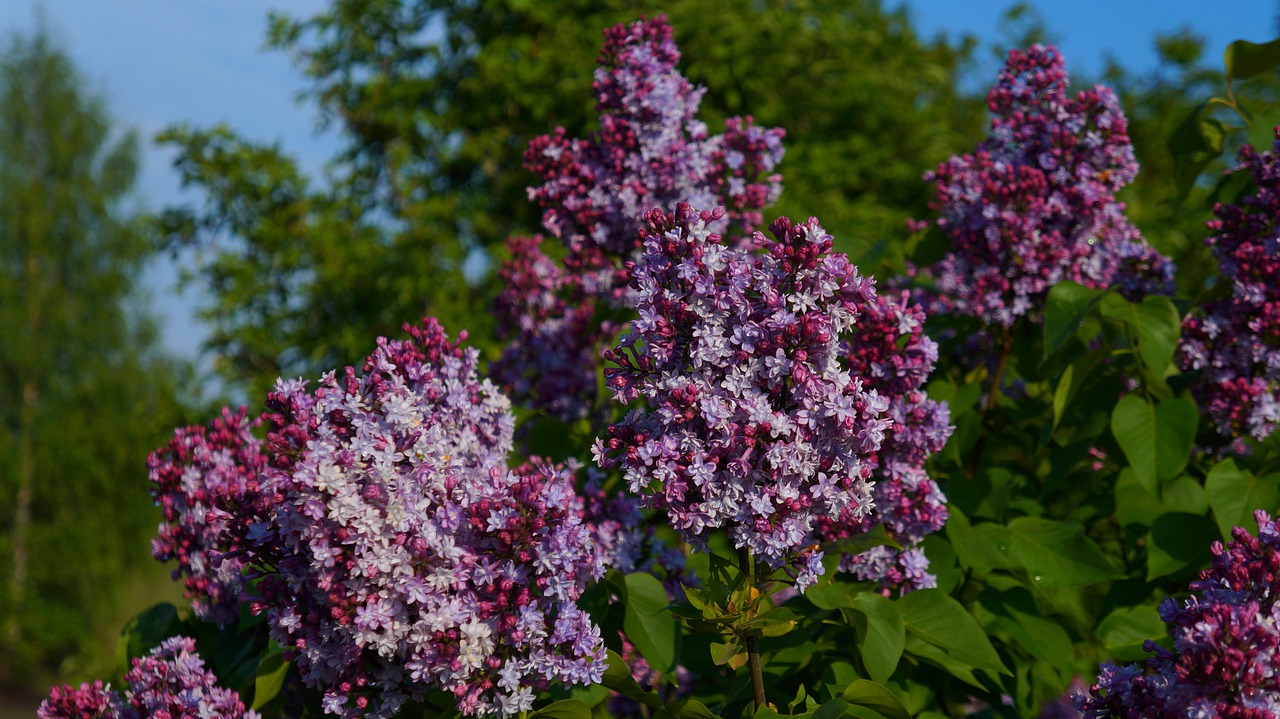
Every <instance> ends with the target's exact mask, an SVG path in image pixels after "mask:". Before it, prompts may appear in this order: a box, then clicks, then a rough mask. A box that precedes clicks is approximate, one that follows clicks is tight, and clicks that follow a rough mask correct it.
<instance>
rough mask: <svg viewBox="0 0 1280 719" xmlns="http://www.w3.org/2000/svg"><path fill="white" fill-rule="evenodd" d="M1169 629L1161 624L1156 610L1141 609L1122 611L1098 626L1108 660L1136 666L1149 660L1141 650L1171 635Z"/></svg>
mask: <svg viewBox="0 0 1280 719" xmlns="http://www.w3.org/2000/svg"><path fill="white" fill-rule="evenodd" d="M1168 631H1169V630H1168V628H1167V627H1165V624H1164V622H1163V621H1161V620H1160V612H1159V611H1157V610H1156V608H1155V607H1152V606H1147V605H1142V606H1137V607H1121V608H1119V609H1117V610H1115V611H1114V612H1111V613H1110V614H1108V615H1107V616H1106V618H1105V619H1103V620H1102V621H1101V622H1099V623H1098V630H1097V634H1098V638H1099V639H1101V640H1102V643H1103V645H1104V646H1105V647H1106V648H1107V656H1108V657H1110V658H1111V659H1114V660H1116V661H1123V662H1136V661H1141V660H1143V659H1146V658H1147V657H1148V656H1149V653H1148V652H1147V651H1146V650H1144V649H1143V648H1142V644H1143V642H1145V641H1146V640H1148V639H1159V638H1161V637H1163V636H1165V635H1167V634H1168Z"/></svg>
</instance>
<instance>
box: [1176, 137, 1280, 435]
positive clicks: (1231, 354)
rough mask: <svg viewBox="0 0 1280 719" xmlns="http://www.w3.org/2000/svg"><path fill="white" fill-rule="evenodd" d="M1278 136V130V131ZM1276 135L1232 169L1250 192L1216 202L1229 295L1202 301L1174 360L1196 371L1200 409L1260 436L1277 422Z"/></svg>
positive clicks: (1279, 227) (1279, 173)
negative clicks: (1249, 181) (1248, 181)
mask: <svg viewBox="0 0 1280 719" xmlns="http://www.w3.org/2000/svg"><path fill="white" fill-rule="evenodd" d="M1277 138H1280V128H1277ZM1278 157H1280V139H1277V141H1276V144H1275V146H1274V147H1273V148H1272V150H1271V151H1269V152H1264V153H1259V152H1257V151H1256V150H1254V149H1253V148H1252V147H1249V146H1247V145H1246V146H1245V147H1243V148H1241V149H1240V163H1241V164H1240V166H1239V167H1238V168H1237V169H1236V170H1235V171H1236V172H1248V173H1250V174H1251V175H1252V177H1253V182H1254V185H1255V189H1254V191H1253V193H1252V194H1247V195H1245V196H1243V197H1242V198H1240V199H1239V200H1238V201H1237V202H1236V203H1235V204H1219V205H1217V206H1216V207H1215V208H1214V214H1215V215H1216V219H1214V220H1212V221H1211V222H1210V223H1209V227H1210V229H1211V230H1213V232H1214V234H1213V235H1212V236H1210V237H1209V238H1208V240H1207V242H1208V244H1209V246H1210V247H1212V248H1213V253H1214V255H1215V257H1217V259H1218V262H1219V265H1220V277H1219V281H1220V282H1227V283H1230V288H1231V295H1230V297H1228V298H1226V299H1222V300H1215V301H1212V302H1208V303H1206V304H1205V305H1204V306H1203V307H1201V308H1200V309H1199V310H1198V311H1196V312H1194V313H1192V314H1191V315H1189V316H1188V317H1187V318H1186V320H1185V322H1184V324H1183V332H1182V342H1181V344H1180V345H1179V348H1178V359H1179V363H1180V364H1181V366H1182V368H1183V369H1185V370H1197V371H1199V372H1200V376H1199V379H1198V380H1197V381H1196V382H1195V383H1194V384H1193V385H1192V390H1193V391H1194V392H1195V394H1196V398H1197V399H1198V400H1199V401H1200V406H1201V407H1202V408H1203V409H1204V410H1205V411H1206V412H1207V413H1208V415H1209V417H1210V418H1211V419H1212V420H1213V424H1214V427H1215V428H1216V429H1217V430H1218V432H1219V433H1221V434H1222V435H1224V436H1226V437H1230V438H1235V439H1243V438H1247V437H1251V438H1253V439H1258V440H1261V439H1265V438H1266V437H1267V436H1269V435H1270V434H1271V433H1272V432H1274V431H1275V429H1276V425H1277V423H1278V422H1280V219H1278V218H1280V161H1278V160H1277V158H1278Z"/></svg>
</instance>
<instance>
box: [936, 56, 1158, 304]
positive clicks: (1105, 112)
mask: <svg viewBox="0 0 1280 719" xmlns="http://www.w3.org/2000/svg"><path fill="white" fill-rule="evenodd" d="M987 106H988V107H989V108H990V109H991V111H992V113H994V115H995V117H994V119H993V120H992V123H991V135H990V136H989V137H988V138H987V139H986V140H985V141H984V142H983V143H982V144H980V145H979V146H978V149H977V152H976V153H974V154H972V155H962V156H957V157H952V158H951V159H949V160H947V161H946V162H944V163H942V164H941V165H939V166H938V168H937V170H935V171H934V172H932V173H930V174H929V175H927V176H926V179H927V180H930V181H933V183H934V185H935V188H936V191H937V196H936V199H935V200H934V203H933V204H932V207H933V208H934V209H935V210H937V211H938V212H939V213H940V217H939V218H938V220H937V225H938V227H939V228H940V229H941V230H942V231H943V232H944V233H946V235H947V236H948V237H949V238H950V240H951V251H950V252H949V253H947V255H946V256H945V257H944V258H943V259H942V260H941V261H940V262H938V263H937V264H936V265H934V266H932V267H930V268H925V269H924V270H922V274H923V275H924V276H925V277H931V278H932V279H933V281H934V283H935V284H936V288H935V292H936V295H935V296H934V297H933V298H932V301H933V302H935V303H937V306H938V308H940V309H946V310H948V311H954V312H959V313H962V314H967V315H971V316H973V317H976V318H978V319H980V320H981V321H982V322H983V323H984V324H985V325H987V326H991V327H996V326H1002V327H1008V326H1010V325H1012V324H1013V322H1014V321H1015V320H1016V319H1017V318H1018V317H1020V316H1022V315H1025V314H1028V313H1030V312H1033V311H1035V310H1036V309H1037V308H1038V307H1040V306H1041V305H1042V304H1043V301H1044V297H1045V295H1046V293H1048V291H1049V288H1050V287H1052V286H1053V285H1055V284H1057V283H1058V282H1061V281H1064V280H1071V281H1074V282H1078V283H1081V284H1083V285H1086V286H1089V287H1115V288H1116V289H1118V290H1120V291H1122V292H1124V293H1125V294H1126V295H1128V296H1129V297H1130V298H1131V299H1134V298H1137V297H1139V296H1141V295H1142V294H1143V293H1147V292H1162V293H1166V294H1167V293H1169V292H1170V291H1171V290H1172V265H1171V264H1170V263H1169V261H1168V260H1167V259H1166V258H1164V257H1162V256H1160V255H1159V254H1158V253H1156V252H1155V251H1154V250H1152V249H1151V248H1150V247H1148V246H1147V245H1146V244H1145V243H1144V242H1143V241H1142V238H1141V236H1140V234H1139V233H1138V231H1137V229H1136V228H1134V227H1133V226H1132V224H1130V223H1129V222H1128V220H1127V219H1125V217H1124V215H1123V210H1124V205H1123V203H1119V202H1117V201H1116V200H1115V197H1114V195H1115V192H1116V191H1117V190H1119V189H1120V188H1121V187H1123V186H1124V185H1126V184H1128V183H1129V182H1130V181H1132V180H1133V178H1134V176H1135V175H1136V174H1137V170H1138V165H1137V162H1136V161H1135V160H1134V156H1133V147H1132V145H1131V144H1130V143H1129V135H1128V129H1127V121H1126V119H1125V117H1124V114H1123V112H1121V110H1120V105H1119V102H1118V101H1117V100H1116V97H1115V94H1114V93H1113V92H1112V91H1111V90H1110V89H1109V88H1106V87H1102V86H1097V87H1094V88H1091V89H1088V90H1084V91H1082V92H1080V93H1078V94H1076V95H1075V96H1074V97H1071V96H1069V95H1068V94H1067V73H1066V68H1065V65H1064V63H1063V61H1062V56H1061V55H1060V54H1059V53H1058V51H1057V50H1056V49H1054V48H1053V47H1046V46H1042V45H1035V46H1033V47H1031V48H1029V49H1027V50H1026V51H1018V50H1015V51H1011V52H1010V53H1009V59H1008V62H1007V63H1006V65H1005V67H1004V69H1003V70H1002V71H1001V72H1000V78H999V81H998V82H997V84H996V86H995V87H994V88H992V90H991V91H990V93H989V94H988V95H987Z"/></svg>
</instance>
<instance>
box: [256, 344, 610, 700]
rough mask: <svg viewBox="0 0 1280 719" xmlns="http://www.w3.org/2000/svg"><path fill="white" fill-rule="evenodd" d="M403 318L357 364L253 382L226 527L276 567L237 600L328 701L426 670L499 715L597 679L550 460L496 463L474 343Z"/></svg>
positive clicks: (392, 694) (595, 650)
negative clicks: (256, 426) (254, 488)
mask: <svg viewBox="0 0 1280 719" xmlns="http://www.w3.org/2000/svg"><path fill="white" fill-rule="evenodd" d="M406 329H407V330H408V332H409V334H410V338H409V339H407V340H387V339H385V338H383V339H380V340H379V341H378V346H377V349H376V350H375V351H374V353H373V354H372V355H370V356H369V357H368V359H367V360H366V361H365V363H364V366H363V368H362V370H361V371H357V370H356V369H355V368H351V367H349V368H347V369H346V370H345V371H344V372H343V373H341V374H336V373H333V372H330V373H328V374H327V375H325V376H324V377H323V378H322V379H321V381H320V382H319V383H318V385H317V387H316V389H315V390H314V391H309V390H308V389H307V387H306V385H305V383H303V382H301V381H281V382H279V383H278V384H277V386H276V389H275V391H274V392H272V393H271V395H270V397H269V399H268V407H269V409H270V411H271V412H272V414H271V415H270V416H269V418H268V419H269V422H270V424H271V427H272V431H271V432H270V433H269V435H268V451H269V453H270V454H271V456H272V458H273V459H272V461H271V463H270V466H269V467H268V468H267V469H266V470H265V471H264V472H263V475H262V478H261V486H260V491H259V496H258V497H255V498H253V499H252V501H249V502H246V506H248V507H252V509H253V511H252V512H250V514H252V515H253V517H252V520H251V521H250V522H249V523H248V524H246V525H245V526H244V528H243V531H244V533H245V535H246V536H247V537H248V538H249V546H248V549H247V555H248V557H247V561H249V562H251V563H252V564H253V565H254V566H256V567H264V568H265V567H273V568H275V569H276V571H275V572H273V573H269V574H267V575H266V576H264V577H263V578H262V580H261V581H260V582H259V584H258V590H259V591H260V592H261V598H260V599H259V600H258V601H257V602H256V603H255V609H256V610H257V611H262V610H266V611H267V618H268V623H269V626H270V628H271V634H272V637H273V638H274V639H275V640H276V641H277V642H278V643H280V644H281V646H283V647H285V648H286V655H287V656H288V657H289V658H291V659H293V660H295V661H296V665H297V667H298V670H299V673H300V674H301V676H302V679H303V681H304V682H306V683H307V684H308V685H310V686H316V687H320V688H322V689H323V690H324V692H325V697H324V702H323V706H324V709H325V711H326V712H328V713H332V714H340V715H343V716H348V717H353V716H359V715H363V714H369V715H370V716H390V715H392V714H394V713H395V712H396V711H397V710H398V708H399V707H400V706H401V705H402V704H403V703H404V702H405V701H406V700H408V699H410V698H412V699H421V698H423V697H424V696H425V695H426V693H427V692H428V691H430V690H432V689H443V690H445V691H449V692H451V693H452V694H453V695H454V697H455V698H456V702H457V706H458V709H459V711H460V712H461V713H462V714H463V715H467V716H473V715H474V716H490V715H497V716H502V717H509V716H513V715H515V714H519V713H521V712H524V711H527V710H529V709H530V707H531V705H532V702H533V698H534V693H535V692H536V691H538V690H541V689H546V688H548V687H549V686H550V684H551V683H552V682H564V683H567V684H584V683H591V682H597V681H599V680H600V678H601V676H602V674H603V671H604V647H603V644H602V642H601V638H600V632H599V629H598V628H597V627H596V626H595V625H594V624H593V623H592V622H591V620H590V618H589V617H588V616H587V615H586V614H585V613H584V612H582V611H581V610H580V609H579V608H578V607H577V606H576V604H575V601H576V600H577V599H578V597H579V596H580V595H581V593H582V590H583V588H584V587H585V585H586V584H587V583H588V582H591V581H593V580H595V579H597V578H598V577H599V576H600V575H601V574H602V573H603V566H602V564H601V558H600V557H599V556H598V555H597V554H596V553H595V552H594V549H593V546H592V541H591V537H590V533H589V530H588V528H587V527H585V526H584V525H583V524H582V522H581V520H580V517H579V512H580V501H579V500H578V498H577V497H576V496H575V494H574V491H573V485H572V480H571V477H570V476H569V474H568V472H566V471H564V470H563V469H557V468H555V467H551V466H546V465H536V464H533V465H527V466H525V467H522V468H520V469H518V470H516V471H509V470H508V469H507V464H506V457H507V454H508V452H510V450H511V439H512V428H513V424H514V420H513V417H512V415H511V413H510V407H509V402H508V400H507V399H506V397H505V396H503V395H502V394H501V392H499V391H498V390H497V388H496V387H494V386H493V385H492V384H491V383H489V382H488V381H487V380H485V381H481V380H479V379H478V377H477V374H476V363H477V360H478V353H477V352H476V351H475V350H464V349H463V348H461V347H459V346H457V345H455V344H453V343H451V342H450V341H449V340H448V339H447V337H446V336H445V334H444V332H443V330H442V329H441V328H440V326H439V325H438V324H436V323H435V321H434V320H426V321H424V322H423V324H422V325H421V326H418V327H407V328H406ZM462 337H465V335H463V336H462ZM460 339H461V338H460Z"/></svg>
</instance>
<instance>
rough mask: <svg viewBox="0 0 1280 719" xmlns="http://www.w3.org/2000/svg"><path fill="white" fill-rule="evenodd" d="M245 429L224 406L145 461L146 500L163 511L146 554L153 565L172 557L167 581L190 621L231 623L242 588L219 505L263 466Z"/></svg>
mask: <svg viewBox="0 0 1280 719" xmlns="http://www.w3.org/2000/svg"><path fill="white" fill-rule="evenodd" d="M252 425H253V423H252V422H250V421H248V420H246V418H245V410H244V409H243V408H242V409H241V410H240V411H239V412H238V413H235V414H232V413H231V411H230V410H228V409H224V410H223V411H222V416H221V417H217V418H215V419H214V420H213V421H212V422H210V423H209V424H208V426H204V427H184V428H181V429H178V430H175V431H174V433H173V439H172V440H170V442H169V444H168V445H167V446H165V447H164V448H163V449H160V450H157V451H156V452H153V453H152V454H151V456H149V457H148V458H147V471H148V475H149V476H150V479H151V483H152V487H151V496H152V497H153V498H154V499H155V500H156V503H157V504H159V505H160V508H161V511H162V512H163V513H164V522H163V523H162V524H161V525H160V531H159V535H158V536H157V537H156V538H155V540H153V542H152V553H153V554H154V555H155V558H156V559H158V560H159V561H161V562H165V561H169V560H171V559H173V560H177V562H178V568H177V569H175V570H174V572H173V578H174V579H175V580H177V579H179V578H181V579H182V581H183V586H184V587H185V588H186V592H185V593H186V597H187V598H188V599H190V600H191V606H192V608H193V609H194V610H195V613H196V616H197V617H199V618H201V619H203V620H205V621H211V622H215V623H217V624H222V625H226V624H231V623H233V622H235V621H236V620H237V619H239V617H240V610H239V602H240V596H241V594H242V593H243V591H244V577H243V575H242V571H243V569H244V563H243V562H242V561H241V560H240V558H238V557H236V556H235V555H234V554H231V550H233V549H234V547H232V546H231V544H230V543H229V540H228V539H227V537H226V530H227V529H228V526H229V524H228V523H229V522H231V521H233V519H232V517H231V515H230V514H229V513H228V512H227V511H226V508H227V506H228V505H230V504H233V503H234V502H236V501H237V500H238V498H240V497H241V496H242V495H244V493H245V492H246V490H247V489H248V487H249V486H250V484H251V483H253V482H255V481H256V477H257V476H258V474H259V473H261V472H262V470H263V469H264V468H265V467H266V456H265V455H263V453H262V442H261V440H258V439H257V438H255V437H254V436H253V435H252V434H251V432H250V430H251V429H252ZM228 555H230V556H228Z"/></svg>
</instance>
